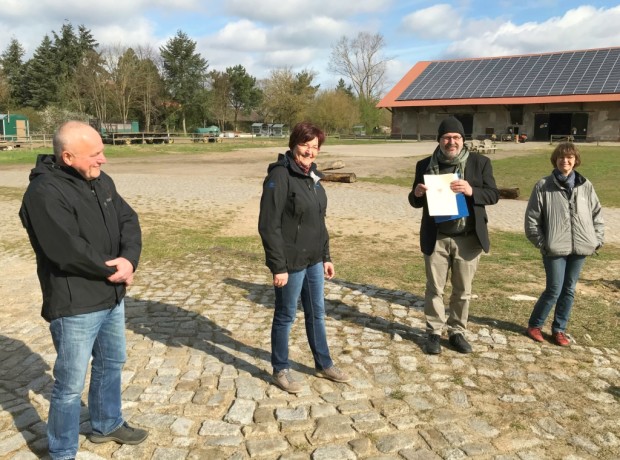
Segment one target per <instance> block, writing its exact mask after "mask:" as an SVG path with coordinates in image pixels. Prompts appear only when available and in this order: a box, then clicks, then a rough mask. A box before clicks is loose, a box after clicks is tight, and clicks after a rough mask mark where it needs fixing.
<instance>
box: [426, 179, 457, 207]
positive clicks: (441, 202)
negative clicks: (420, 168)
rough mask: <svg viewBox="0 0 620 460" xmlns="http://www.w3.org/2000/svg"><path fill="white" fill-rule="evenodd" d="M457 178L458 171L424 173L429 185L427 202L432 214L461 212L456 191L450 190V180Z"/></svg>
mask: <svg viewBox="0 0 620 460" xmlns="http://www.w3.org/2000/svg"><path fill="white" fill-rule="evenodd" d="M456 179H458V176H457V175H456V173H452V174H425V175H424V185H426V186H427V187H428V190H427V191H426V202H427V203H428V213H429V214H430V215H431V216H453V215H456V214H458V213H459V211H458V205H457V202H456V193H454V192H453V191H452V190H450V182H452V181H454V180H456Z"/></svg>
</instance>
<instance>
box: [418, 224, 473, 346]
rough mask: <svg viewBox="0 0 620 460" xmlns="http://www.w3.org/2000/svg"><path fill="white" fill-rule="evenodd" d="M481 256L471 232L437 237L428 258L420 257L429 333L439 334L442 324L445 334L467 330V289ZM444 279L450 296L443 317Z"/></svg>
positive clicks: (468, 295) (468, 298) (470, 284)
mask: <svg viewBox="0 0 620 460" xmlns="http://www.w3.org/2000/svg"><path fill="white" fill-rule="evenodd" d="M481 254H482V247H481V246H480V242H479V241H478V237H477V236H476V234H475V233H474V232H471V233H468V234H467V235H459V236H448V235H443V234H441V233H439V234H437V242H436V243H435V250H434V251H433V253H432V254H431V255H430V256H427V255H425V256H424V264H425V267H426V292H425V294H424V314H425V316H426V331H427V332H428V333H429V334H439V335H441V333H442V331H443V329H444V327H445V326H446V325H447V327H448V335H453V334H462V333H463V332H464V331H465V330H466V329H467V318H468V316H469V300H470V299H471V286H472V282H473V280H474V275H475V274H476V270H477V268H478V261H479V260H480V255H481ZM448 276H450V282H451V284H452V293H451V294H450V304H449V312H448V313H447V317H446V307H445V305H444V301H443V296H444V290H445V287H446V284H447V282H448Z"/></svg>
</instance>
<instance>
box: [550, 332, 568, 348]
mask: <svg viewBox="0 0 620 460" xmlns="http://www.w3.org/2000/svg"><path fill="white" fill-rule="evenodd" d="M553 341H554V342H555V344H556V345H559V346H561V347H567V346H569V345H570V340H569V338H568V337H566V334H564V332H562V331H560V332H554V333H553Z"/></svg>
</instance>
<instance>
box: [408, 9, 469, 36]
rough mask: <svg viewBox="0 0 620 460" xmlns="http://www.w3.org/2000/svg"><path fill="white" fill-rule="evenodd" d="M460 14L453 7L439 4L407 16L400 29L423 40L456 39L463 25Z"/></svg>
mask: <svg viewBox="0 0 620 460" xmlns="http://www.w3.org/2000/svg"><path fill="white" fill-rule="evenodd" d="M461 14H462V13H461V12H459V11H457V10H456V9H455V7H454V6H452V5H449V4H447V3H440V4H437V5H433V6H431V7H429V8H424V9H421V10H418V11H416V12H414V13H411V14H408V15H407V16H405V17H404V18H403V20H402V27H403V28H404V29H406V30H408V31H409V32H410V33H411V34H413V35H415V36H418V37H420V38H422V39H425V40H435V39H440V40H446V39H456V38H458V36H459V33H460V30H461V26H462V23H463V19H462V16H461Z"/></svg>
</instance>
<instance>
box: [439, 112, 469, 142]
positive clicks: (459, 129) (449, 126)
mask: <svg viewBox="0 0 620 460" xmlns="http://www.w3.org/2000/svg"><path fill="white" fill-rule="evenodd" d="M446 133H459V134H460V135H461V136H463V139H465V129H464V128H463V124H462V123H461V122H460V121H458V120H457V119H456V118H454V117H448V118H446V119H445V120H443V121H442V122H441V124H440V125H439V129H438V130H437V142H439V138H440V137H441V136H443V135H444V134H446Z"/></svg>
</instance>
